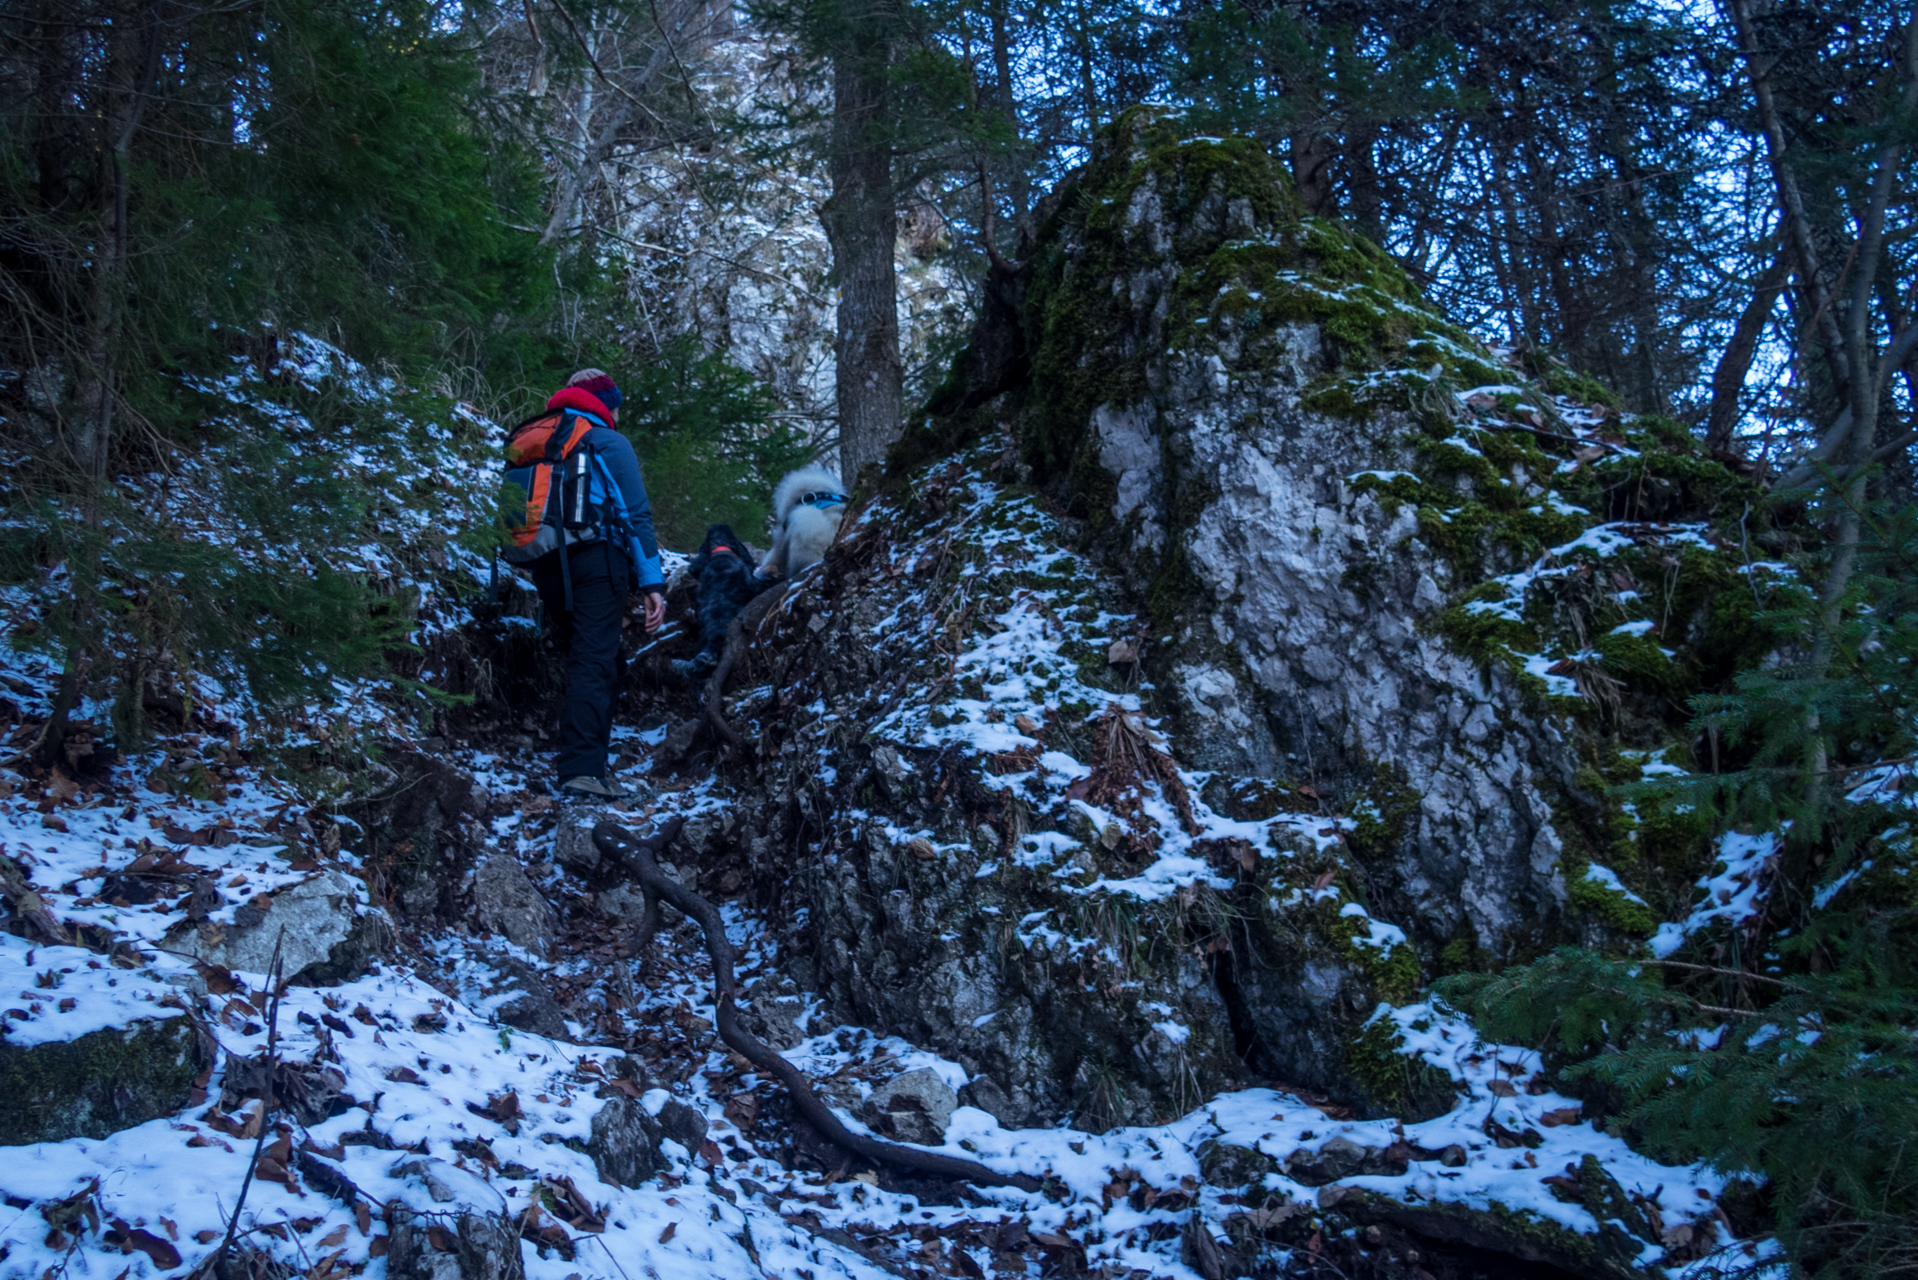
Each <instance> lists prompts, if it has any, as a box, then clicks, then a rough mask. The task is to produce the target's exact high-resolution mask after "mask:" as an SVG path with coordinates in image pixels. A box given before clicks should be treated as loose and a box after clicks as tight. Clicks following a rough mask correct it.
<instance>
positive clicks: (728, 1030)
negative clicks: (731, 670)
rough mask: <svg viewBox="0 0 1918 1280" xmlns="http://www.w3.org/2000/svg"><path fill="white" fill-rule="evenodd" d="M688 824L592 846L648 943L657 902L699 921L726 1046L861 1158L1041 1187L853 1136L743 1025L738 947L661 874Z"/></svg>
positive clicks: (599, 835)
mask: <svg viewBox="0 0 1918 1280" xmlns="http://www.w3.org/2000/svg"><path fill="white" fill-rule="evenodd" d="M768 594H771V593H768ZM729 647H730V646H729ZM685 825H686V820H685V819H684V818H671V819H669V820H668V821H667V822H666V823H665V824H664V825H663V826H661V827H660V828H659V829H658V830H657V831H655V832H654V833H653V834H652V835H650V836H648V837H646V838H645V839H644V840H639V839H635V838H634V837H633V835H632V833H631V832H629V831H627V830H626V829H625V828H624V827H621V826H619V825H617V824H616V823H612V822H602V823H600V824H599V825H598V826H596V827H594V828H593V843H594V844H596V845H598V846H599V851H600V852H601V853H603V854H605V855H606V856H607V857H609V858H614V859H617V860H618V861H621V862H623V863H625V865H626V866H628V867H630V868H631V869H632V870H633V873H634V874H635V875H637V876H638V877H639V884H640V890H641V892H642V894H643V896H644V898H645V901H646V908H645V915H644V916H643V917H642V921H641V925H640V938H639V942H640V944H641V945H644V944H645V943H646V942H648V941H650V940H651V936H652V930H653V928H654V926H655V925H656V924H657V922H658V918H659V916H658V910H657V908H656V907H655V906H654V904H653V900H654V898H655V897H660V898H664V899H665V900H666V901H668V902H670V903H672V904H673V905H674V906H675V907H678V908H679V909H680V910H681V911H683V912H685V913H686V915H687V916H688V917H690V918H691V919H693V920H695V921H697V922H698V924H699V927H700V929H701V930H702V931H703V932H704V933H705V935H706V951H707V954H709V955H710V956H711V957H712V961H713V1005H714V1009H715V1017H714V1021H715V1022H716V1023H717V1024H718V1028H719V1038H720V1039H721V1040H722V1041H724V1042H725V1044H726V1045H727V1047H728V1048H731V1049H733V1050H735V1051H736V1052H738V1053H739V1054H740V1055H741V1056H742V1057H744V1058H745V1059H746V1060H747V1061H749V1062H751V1063H752V1064H753V1065H754V1066H755V1067H758V1068H759V1069H760V1070H761V1071H764V1072H766V1073H767V1074H768V1075H770V1076H772V1077H773V1078H774V1079H776V1080H778V1081H779V1083H781V1084H783V1085H785V1086H786V1090H787V1092H789V1093H790V1094H791V1095H792V1099H793V1105H794V1106H796V1107H797V1108H798V1110H799V1114H800V1115H802V1116H804V1117H805V1119H806V1121H807V1123H809V1124H811V1125H812V1126H813V1128H815V1129H817V1130H819V1132H820V1133H821V1134H822V1135H823V1136H824V1137H825V1138H826V1140H827V1141H829V1142H832V1143H836V1144H837V1145H839V1146H841V1147H844V1148H845V1149H846V1150H848V1151H850V1152H852V1153H853V1154H854V1155H857V1156H863V1157H864V1158H866V1159H868V1160H871V1161H874V1162H876V1163H879V1164H887V1165H891V1166H893V1167H894V1168H898V1169H909V1170H912V1171H913V1172H915V1173H925V1174H931V1175H932V1176H934V1177H939V1178H951V1179H953V1180H954V1181H959V1182H976V1183H979V1184H980V1185H982V1186H989V1187H1017V1188H1019V1190H1021V1191H1037V1190H1039V1189H1040V1186H1041V1183H1040V1181H1039V1180H1038V1179H1037V1178H1034V1177H1032V1176H1031V1175H1030V1174H1023V1173H1000V1172H999V1171H998V1170H996V1169H988V1168H987V1167H986V1166H985V1165H983V1164H980V1163H978V1162H977V1161H973V1160H964V1159H960V1158H958V1157H956V1156H948V1155H943V1154H941V1153H939V1152H936V1151H928V1150H926V1149H925V1148H924V1147H915V1146H909V1145H907V1144H905V1143H901V1142H887V1141H885V1140H884V1139H881V1138H875V1137H872V1136H871V1135H869V1134H863V1133H854V1132H853V1131H852V1130H851V1129H848V1128H847V1127H846V1125H845V1123H844V1122H843V1121H841V1120H840V1119H839V1117H838V1116H836V1115H834V1114H833V1111H832V1108H831V1107H828V1106H827V1105H826V1104H825V1102H824V1101H822V1100H821V1099H820V1097H819V1095H818V1094H816V1093H814V1092H813V1088H812V1084H811V1082H810V1081H808V1080H807V1079H806V1077H805V1074H804V1073H803V1072H801V1071H800V1070H799V1068H798V1067H795V1066H794V1065H793V1064H792V1063H790V1062H788V1061H787V1060H786V1059H785V1058H784V1057H782V1056H781V1055H780V1054H778V1053H776V1052H774V1051H773V1050H772V1049H771V1048H770V1047H769V1046H767V1045H766V1044H765V1043H763V1042H762V1041H761V1040H759V1038H758V1037H756V1036H754V1035H753V1034H752V1033H751V1032H749V1031H747V1030H746V1029H745V1028H744V1027H741V1026H740V1025H739V1013H738V1009H737V1007H736V1000H737V986H736V985H735V982H734V979H733V946H732V943H731V942H729V941H727V938H726V927H725V925H724V924H723V923H722V922H721V921H720V918H719V910H718V908H716V907H714V906H713V904H712V903H710V902H708V901H707V900H706V899H705V898H703V897H701V896H700V895H699V894H697V893H694V892H693V891H692V890H691V889H688V888H687V887H686V886H685V885H683V884H680V883H679V882H678V881H677V880H673V879H671V878H669V877H668V876H667V875H666V873H665V872H663V871H661V870H660V869H659V862H658V861H657V857H656V855H657V854H658V853H659V851H660V850H662V849H664V848H665V847H666V846H667V845H669V844H671V843H672V842H673V841H674V840H676V839H678V837H679V833H680V830H681V828H683V827H684V826H685Z"/></svg>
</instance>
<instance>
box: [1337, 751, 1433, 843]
mask: <svg viewBox="0 0 1918 1280" xmlns="http://www.w3.org/2000/svg"><path fill="white" fill-rule="evenodd" d="M1421 798H1422V797H1421V796H1420V794H1419V792H1418V791H1416V790H1414V789H1413V788H1412V786H1411V785H1410V783H1409V782H1408V781H1407V779H1406V776H1405V770H1404V769H1403V768H1402V767H1400V766H1399V765H1397V764H1394V763H1391V762H1388V761H1381V762H1379V763H1378V764H1376V765H1374V766H1373V769H1372V780H1371V781H1370V782H1369V783H1367V784H1366V785H1365V787H1364V788H1363V789H1362V790H1360V791H1358V792H1357V793H1356V794H1354V795H1353V796H1352V798H1351V799H1350V800H1349V801H1348V802H1347V804H1346V813H1347V814H1348V815H1349V816H1350V817H1351V818H1352V820H1353V822H1354V824H1355V825H1354V827H1353V829H1352V833H1351V837H1350V840H1351V845H1352V850H1353V852H1354V853H1355V854H1357V855H1358V856H1359V857H1360V858H1362V859H1363V858H1370V857H1389V856H1391V855H1393V854H1395V853H1396V852H1397V851H1398V849H1399V847H1400V846H1401V845H1403V844H1404V842H1405V838H1406V836H1407V835H1408V834H1409V832H1410V830H1411V826H1412V823H1413V822H1414V821H1415V820H1416V819H1417V817H1418V812H1419V801H1420V800H1421Z"/></svg>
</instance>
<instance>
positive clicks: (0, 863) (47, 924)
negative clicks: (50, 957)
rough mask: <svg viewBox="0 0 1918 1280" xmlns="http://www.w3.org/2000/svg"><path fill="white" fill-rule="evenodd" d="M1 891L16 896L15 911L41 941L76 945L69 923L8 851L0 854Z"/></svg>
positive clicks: (12, 896) (14, 899)
mask: <svg viewBox="0 0 1918 1280" xmlns="http://www.w3.org/2000/svg"><path fill="white" fill-rule="evenodd" d="M0 892H4V893H5V894H6V896H7V897H8V898H11V899H12V900H13V911H14V914H15V915H17V916H19V917H20V918H21V919H22V920H24V921H26V923H27V928H28V929H29V930H31V931H32V932H33V933H34V934H35V936H37V937H38V938H39V940H40V941H41V942H43V943H47V944H49V945H52V946H57V947H70V946H72V945H73V939H72V938H70V937H68V936H67V931H66V927H65V926H64V925H62V924H61V923H60V922H59V921H58V920H57V919H55V918H54V915H53V913H52V912H51V911H48V910H47V904H46V901H45V900H44V899H43V898H41V896H40V895H39V893H37V892H36V891H35V890H34V887H33V885H32V884H31V883H30V882H29V881H28V880H27V876H26V873H25V872H24V871H22V870H20V868H19V866H18V865H17V864H16V863H15V862H14V860H13V859H12V858H9V857H7V856H6V855H5V854H0Z"/></svg>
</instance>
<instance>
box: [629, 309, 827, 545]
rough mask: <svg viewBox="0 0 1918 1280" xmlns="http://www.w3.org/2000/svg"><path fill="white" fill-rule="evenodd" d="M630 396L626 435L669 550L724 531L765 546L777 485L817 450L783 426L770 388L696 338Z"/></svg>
mask: <svg viewBox="0 0 1918 1280" xmlns="http://www.w3.org/2000/svg"><path fill="white" fill-rule="evenodd" d="M620 393H621V395H622V396H623V397H624V402H623V403H622V404H621V405H620V410H619V426H620V430H621V432H622V433H624V434H625V435H626V436H627V437H628V438H629V439H631V440H632V442H633V449H634V451H635V452H637V453H638V454H639V461H640V468H641V470H642V471H643V472H644V473H645V476H646V492H647V496H648V497H649V498H651V499H652V503H653V524H654V527H655V528H656V529H657V530H658V533H659V540H660V543H661V545H663V546H668V547H673V548H675V549H680V550H690V549H691V548H694V547H697V546H698V545H699V544H700V542H701V540H702V539H703V538H704V537H705V536H706V526H707V525H708V524H716V523H717V524H729V525H731V526H732V527H733V530H734V531H735V532H736V533H738V534H739V535H740V536H741V537H742V538H749V539H757V538H758V537H760V535H761V531H762V530H763V529H764V528H765V526H766V523H767V519H768V517H769V516H770V515H771V512H772V508H771V506H770V500H771V497H772V485H773V484H774V483H776V482H777V481H778V478H779V477H780V476H781V475H782V474H784V473H785V472H786V471H789V470H791V469H792V468H793V467H796V466H798V465H799V464H800V463H802V462H804V461H805V460H806V459H807V457H808V456H809V455H810V454H811V452H812V450H811V447H810V446H809V445H808V444H807V442H806V441H805V440H804V439H803V438H802V437H801V436H800V434H799V433H798V432H796V431H794V430H793V429H792V428H791V427H789V426H785V425H783V424H780V425H775V424H774V423H773V421H772V416H771V415H772V412H773V401H772V397H771V396H770V395H769V394H768V393H767V391H766V389H765V387H764V386H762V385H761V384H760V383H759V382H758V381H757V380H755V379H754V378H753V377H752V376H751V375H749V374H747V373H745V372H744V371H743V370H741V369H739V368H738V367H737V366H736V365H734V364H733V363H732V362H731V361H729V360H728V359H726V357H725V356H724V355H723V354H721V353H719V352H713V351H704V350H702V349H701V348H700V347H699V344H698V343H696V342H694V341H693V340H692V339H690V338H681V339H679V340H678V341H675V342H673V343H671V344H669V345H668V346H667V347H666V349H665V350H663V351H661V352H660V353H659V355H658V356H657V357H656V358H655V359H653V360H650V361H647V362H644V363H642V364H640V365H638V366H636V367H635V368H634V369H633V370H632V371H631V372H630V373H627V374H624V375H622V377H621V379H620Z"/></svg>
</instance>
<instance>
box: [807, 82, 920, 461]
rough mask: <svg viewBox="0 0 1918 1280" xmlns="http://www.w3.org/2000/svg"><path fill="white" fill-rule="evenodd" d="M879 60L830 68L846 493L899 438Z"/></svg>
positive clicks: (828, 212) (891, 214)
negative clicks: (831, 76)
mask: <svg viewBox="0 0 1918 1280" xmlns="http://www.w3.org/2000/svg"><path fill="white" fill-rule="evenodd" d="M886 109H887V93H886V60H885V57H884V54H883V52H881V51H880V50H877V49H874V48H872V47H871V46H868V47H866V48H863V49H857V50H852V51H849V56H845V57H841V58H839V59H836V60H835V64H834V67H833V148H832V164H831V173H832V198H831V199H830V200H828V201H827V202H826V207H825V209H824V210H823V211H822V212H823V221H824V222H825V224H826V238H827V239H828V240H829V241H830V242H831V243H832V257H833V270H834V272H835V274H837V275H838V277H839V316H838V332H837V334H836V335H835V338H834V343H833V353H834V355H835V357H836V358H837V362H838V369H837V371H836V378H835V390H836V391H837V392H838V398H839V465H840V468H841V474H842V476H843V478H844V479H845V481H846V483H848V484H852V483H855V478H856V477H857V476H858V474H859V471H860V469H861V468H862V467H864V466H866V465H867V464H868V463H874V462H880V461H883V460H884V458H885V456H886V448H887V446H889V445H890V444H892V442H893V441H894V440H896V439H897V438H898V437H899V424H900V418H901V415H902V412H903V399H904V390H903V387H904V381H905V375H904V367H903V364H902V362H901V361H900V358H899V302H898V295H899V285H898V276H897V272H896V271H895V269H894V267H893V257H892V251H893V241H894V239H895V238H896V237H897V235H898V224H899V219H898V215H897V213H896V211H895V210H894V208H893V190H892V149H891V147H890V145H889V143H888V140H887V137H886V133H885V124H886Z"/></svg>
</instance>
